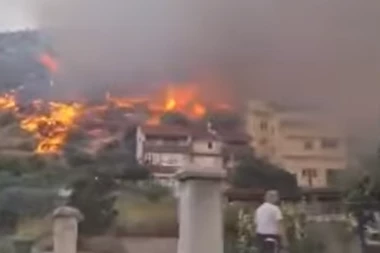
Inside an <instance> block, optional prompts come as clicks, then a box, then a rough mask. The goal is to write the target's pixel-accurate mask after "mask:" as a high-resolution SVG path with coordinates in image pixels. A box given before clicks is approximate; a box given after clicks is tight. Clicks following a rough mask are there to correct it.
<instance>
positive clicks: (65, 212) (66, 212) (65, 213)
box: [53, 206, 84, 221]
mask: <svg viewBox="0 0 380 253" xmlns="http://www.w3.org/2000/svg"><path fill="white" fill-rule="evenodd" d="M70 217H71V218H76V219H77V220H78V221H82V220H83V219H84V217H83V214H82V213H81V212H80V211H79V210H78V209H76V208H74V207H71V206H61V207H58V208H57V209H55V210H54V212H53V218H54V219H56V218H70Z"/></svg>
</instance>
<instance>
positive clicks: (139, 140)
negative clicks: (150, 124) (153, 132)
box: [136, 127, 145, 162]
mask: <svg viewBox="0 0 380 253" xmlns="http://www.w3.org/2000/svg"><path fill="white" fill-rule="evenodd" d="M144 142H145V135H144V134H143V133H142V132H141V128H140V127H138V128H137V133H136V160H137V161H138V162H142V161H143V155H144V149H143V145H144Z"/></svg>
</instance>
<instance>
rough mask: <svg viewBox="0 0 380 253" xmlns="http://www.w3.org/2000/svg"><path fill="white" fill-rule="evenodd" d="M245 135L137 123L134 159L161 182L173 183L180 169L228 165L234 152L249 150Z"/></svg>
mask: <svg viewBox="0 0 380 253" xmlns="http://www.w3.org/2000/svg"><path fill="white" fill-rule="evenodd" d="M249 140H250V139H249V138H248V136H247V135H246V134H243V133H241V134H240V133H236V132H234V131H230V132H225V133H220V134H219V133H217V132H216V131H213V130H212V129H211V127H210V126H208V127H207V128H198V127H181V126H174V125H141V126H139V127H138V129H137V134H136V159H137V161H138V162H139V163H140V164H144V165H147V166H149V168H150V169H151V171H152V172H153V173H154V175H155V177H156V178H158V179H160V180H161V181H162V182H163V183H165V184H167V183H169V184H170V185H172V184H173V180H172V177H173V174H174V173H175V172H176V171H177V170H178V169H180V168H186V167H188V166H190V165H191V166H198V167H200V168H202V169H205V170H207V169H215V168H219V169H221V170H223V169H227V168H229V166H231V164H234V163H233V161H234V160H235V157H236V155H237V153H239V152H241V151H242V150H248V149H249Z"/></svg>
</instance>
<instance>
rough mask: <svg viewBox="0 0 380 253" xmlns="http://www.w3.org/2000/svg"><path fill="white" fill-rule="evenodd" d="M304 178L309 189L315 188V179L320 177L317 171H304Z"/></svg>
mask: <svg viewBox="0 0 380 253" xmlns="http://www.w3.org/2000/svg"><path fill="white" fill-rule="evenodd" d="M302 177H303V178H305V179H306V180H307V184H308V186H309V187H313V184H314V179H316V178H317V177H318V172H317V169H310V168H308V169H303V170H302Z"/></svg>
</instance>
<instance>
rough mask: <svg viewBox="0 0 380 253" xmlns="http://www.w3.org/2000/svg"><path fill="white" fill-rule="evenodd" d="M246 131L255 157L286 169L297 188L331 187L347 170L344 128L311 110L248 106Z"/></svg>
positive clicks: (263, 104)
mask: <svg viewBox="0 0 380 253" xmlns="http://www.w3.org/2000/svg"><path fill="white" fill-rule="evenodd" d="M246 131H247V132H248V133H249V134H251V135H252V136H254V137H255V138H254V139H253V140H252V141H251V146H252V148H253V149H254V150H255V153H256V155H257V156H258V157H261V158H263V159H266V160H268V161H269V162H271V163H273V164H275V165H277V166H279V167H282V168H284V169H286V170H287V171H288V172H290V173H292V174H293V175H294V176H295V177H296V178H297V182H298V184H299V186H301V187H306V188H325V187H329V186H332V185H333V184H334V183H335V181H336V178H337V175H338V174H339V172H340V171H342V170H344V169H345V168H346V167H347V163H348V156H347V144H346V136H345V134H344V131H343V129H342V128H341V127H340V126H338V124H336V123H335V122H333V120H331V119H326V118H325V117H324V116H321V115H319V114H318V113H316V112H313V111H302V110H295V109H284V108H281V107H279V106H277V105H273V104H271V103H268V102H265V101H258V100H252V101H250V102H249V104H248V106H247V112H246Z"/></svg>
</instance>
